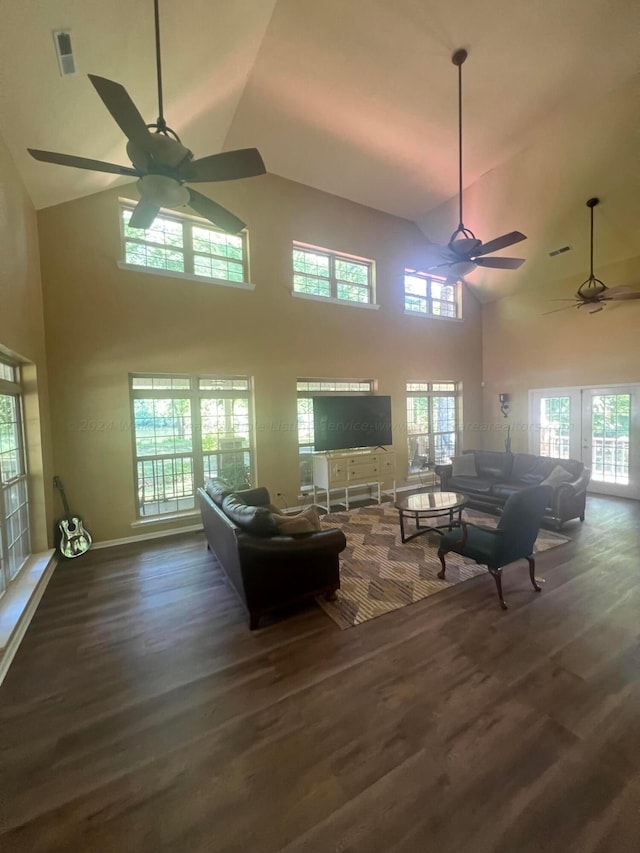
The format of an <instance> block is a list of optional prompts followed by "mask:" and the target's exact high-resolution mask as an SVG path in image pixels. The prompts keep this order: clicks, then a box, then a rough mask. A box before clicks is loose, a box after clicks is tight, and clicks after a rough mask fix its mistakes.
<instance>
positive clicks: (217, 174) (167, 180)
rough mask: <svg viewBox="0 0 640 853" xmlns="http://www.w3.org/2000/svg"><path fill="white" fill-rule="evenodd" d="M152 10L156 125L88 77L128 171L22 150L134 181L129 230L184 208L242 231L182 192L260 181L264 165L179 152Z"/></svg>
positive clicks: (249, 152) (256, 159)
mask: <svg viewBox="0 0 640 853" xmlns="http://www.w3.org/2000/svg"><path fill="white" fill-rule="evenodd" d="M153 5H154V17H155V36H156V71H157V80H158V118H157V120H156V123H155V124H145V121H144V119H143V118H142V116H141V115H140V113H139V111H138V109H137V107H136V105H135V104H134V103H133V101H132V100H131V98H130V97H129V94H128V93H127V91H126V89H125V88H124V86H122V85H121V84H120V83H115V82H114V81H113V80H107V79H106V78H105V77H98V76H96V75H95V74H89V75H88V76H89V80H91V82H92V84H93V86H94V88H95V90H96V91H97V93H98V95H100V97H101V98H102V100H103V102H104V105H105V106H106V108H107V109H108V110H109V112H110V113H111V115H112V116H113V118H114V119H115V121H116V122H117V124H118V125H119V127H120V129H121V130H122V132H123V133H124V135H125V136H126V137H127V140H128V142H127V154H128V156H129V159H130V160H131V163H132V164H133V165H132V166H118V165H116V164H114V163H104V162H102V161H101V160H89V159H87V158H85V157H74V156H72V155H70V154H57V153H55V152H53V151H39V150H37V149H34V148H29V149H27V150H28V151H29V153H30V154H31V156H32V157H35V159H36V160H42V161H44V162H45V163H57V164H58V165H60V166H74V167H75V168H77V169H91V170H93V171H97V172H111V173H113V174H116V175H131V176H132V177H136V178H139V180H138V184H137V186H138V190H139V191H140V196H141V200H140V201H139V202H138V204H137V206H136V208H135V210H134V212H133V215H132V217H131V220H130V221H129V226H130V227H131V228H149V227H150V226H151V224H152V223H153V220H154V219H155V218H156V216H157V214H158V211H159V210H160V208H161V207H182V206H184V205H189V206H190V207H192V208H193V210H195V211H196V212H197V213H199V214H200V215H201V216H203V217H204V218H205V219H208V220H209V221H210V222H212V223H213V224H214V225H216V226H217V227H218V228H221V229H222V230H223V231H227V232H229V233H232V234H237V233H238V232H239V231H242V229H243V228H244V227H245V223H244V222H243V221H242V220H241V219H239V218H238V217H237V216H235V215H234V214H233V213H231V212H230V211H228V210H226V209H225V208H224V207H222V206H221V205H219V204H217V203H216V202H215V201H213V200H212V199H210V198H208V197H207V196H205V195H202V193H199V192H197V191H196V190H193V189H190V188H188V187H186V186H185V184H186V183H198V182H210V181H233V180H236V179H238V178H251V177H254V176H255V175H263V174H264V173H265V172H266V169H265V165H264V163H263V161H262V157H261V156H260V153H259V152H258V149H257V148H242V149H239V150H237V151H224V152H222V153H221V154H212V155H210V156H209V157H202V158H201V159H199V160H194V159H193V153H192V152H191V151H189V149H188V148H185V146H184V145H183V144H182V143H181V142H180V138H179V137H178V135H177V133H175V131H173V130H172V129H171V128H170V127H169V126H168V125H167V123H166V121H165V118H164V113H163V101H162V63H161V56H160V18H159V13H158V0H154V3H153Z"/></svg>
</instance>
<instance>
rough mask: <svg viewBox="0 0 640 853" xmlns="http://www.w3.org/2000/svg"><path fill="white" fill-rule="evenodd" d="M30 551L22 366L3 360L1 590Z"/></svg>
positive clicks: (0, 401)
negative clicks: (21, 386)
mask: <svg viewBox="0 0 640 853" xmlns="http://www.w3.org/2000/svg"><path fill="white" fill-rule="evenodd" d="M30 551H31V548H30V536H29V500H28V491H27V467H26V460H25V452H24V435H23V414H22V397H21V388H20V370H19V368H18V367H16V366H15V365H12V364H10V363H8V362H4V361H0V594H1V593H3V592H4V591H5V590H6V588H7V586H8V585H9V583H10V582H11V581H12V580H13V579H14V578H15V576H16V575H17V574H18V572H19V571H20V569H21V568H22V566H23V565H24V564H25V562H26V560H27V557H28V556H29V554H30Z"/></svg>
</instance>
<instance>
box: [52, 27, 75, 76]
mask: <svg viewBox="0 0 640 853" xmlns="http://www.w3.org/2000/svg"><path fill="white" fill-rule="evenodd" d="M53 41H54V43H55V46H56V55H57V57H58V66H59V68H60V74H62V76H63V77H66V76H67V75H69V74H75V73H76V63H75V60H74V58H73V51H72V49H71V33H70V32H69V30H54V33H53Z"/></svg>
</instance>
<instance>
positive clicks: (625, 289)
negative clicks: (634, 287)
mask: <svg viewBox="0 0 640 853" xmlns="http://www.w3.org/2000/svg"><path fill="white" fill-rule="evenodd" d="M630 290H631V285H630V284H619V285H617V286H616V287H607V288H606V290H605V291H604V293H605V294H606V295H607V296H613V294H614V293H629V291H630Z"/></svg>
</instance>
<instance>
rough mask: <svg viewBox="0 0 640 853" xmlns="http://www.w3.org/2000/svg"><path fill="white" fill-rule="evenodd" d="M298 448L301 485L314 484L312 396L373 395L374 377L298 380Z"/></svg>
mask: <svg viewBox="0 0 640 853" xmlns="http://www.w3.org/2000/svg"><path fill="white" fill-rule="evenodd" d="M297 390H298V447H299V455H300V485H301V486H302V487H305V486H311V485H312V484H313V462H312V459H311V454H312V453H313V452H314V450H315V448H314V446H313V442H314V436H313V398H314V397H320V396H322V395H323V394H324V395H326V396H329V395H331V396H337V395H339V394H343V395H344V396H345V397H352V396H354V395H356V394H362V395H365V394H373V391H374V382H373V379H354V380H349V379H298V383H297Z"/></svg>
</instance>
